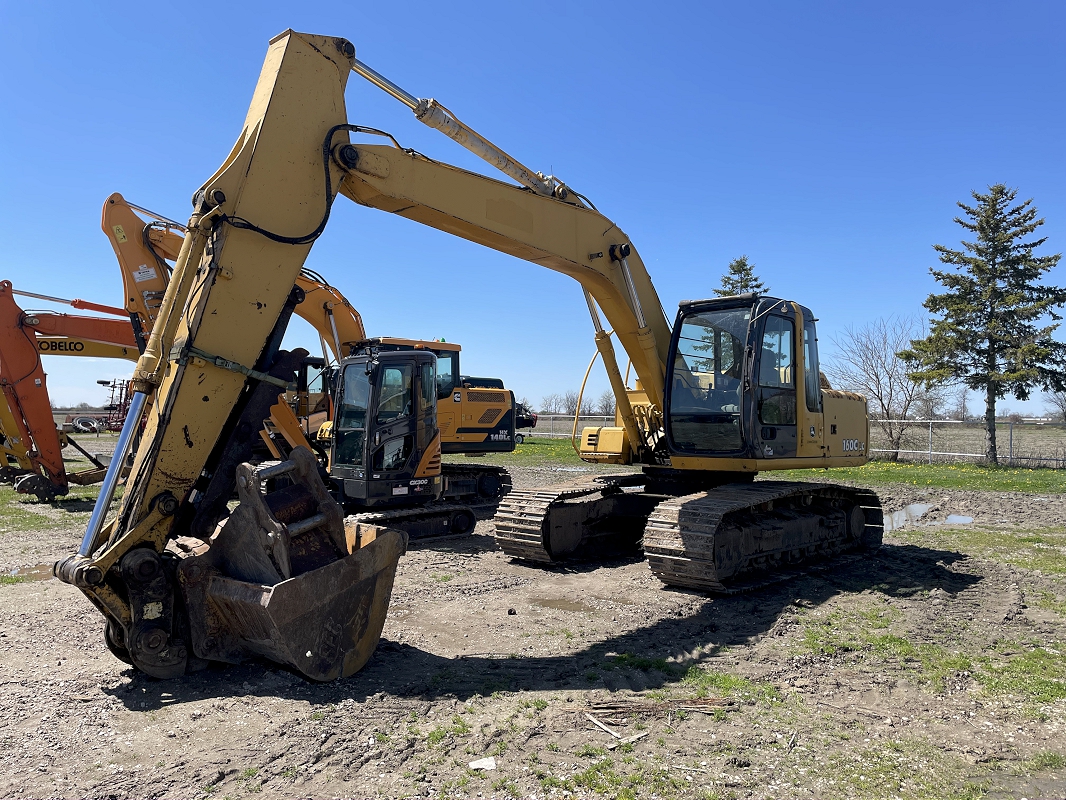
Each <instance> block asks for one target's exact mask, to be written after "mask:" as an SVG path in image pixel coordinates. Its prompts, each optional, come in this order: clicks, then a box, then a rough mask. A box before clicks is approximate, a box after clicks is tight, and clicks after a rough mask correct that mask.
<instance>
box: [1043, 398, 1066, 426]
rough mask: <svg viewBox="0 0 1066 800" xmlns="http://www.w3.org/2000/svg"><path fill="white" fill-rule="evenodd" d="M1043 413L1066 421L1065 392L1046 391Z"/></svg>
mask: <svg viewBox="0 0 1066 800" xmlns="http://www.w3.org/2000/svg"><path fill="white" fill-rule="evenodd" d="M1045 398H1046V399H1047V405H1046V406H1045V407H1044V413H1045V414H1048V415H1049V416H1051V417H1054V418H1055V419H1057V420H1061V421H1066V392H1048V393H1047V394H1046V395H1045Z"/></svg>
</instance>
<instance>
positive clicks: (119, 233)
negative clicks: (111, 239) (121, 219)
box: [111, 225, 126, 244]
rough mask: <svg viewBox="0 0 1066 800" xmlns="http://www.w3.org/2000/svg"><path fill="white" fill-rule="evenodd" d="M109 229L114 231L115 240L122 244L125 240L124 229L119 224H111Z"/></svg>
mask: <svg viewBox="0 0 1066 800" xmlns="http://www.w3.org/2000/svg"><path fill="white" fill-rule="evenodd" d="M111 230H113V231H114V232H115V241H116V242H118V243H119V244H122V243H123V242H125V241H126V231H124V230H123V229H122V226H121V225H112V226H111Z"/></svg>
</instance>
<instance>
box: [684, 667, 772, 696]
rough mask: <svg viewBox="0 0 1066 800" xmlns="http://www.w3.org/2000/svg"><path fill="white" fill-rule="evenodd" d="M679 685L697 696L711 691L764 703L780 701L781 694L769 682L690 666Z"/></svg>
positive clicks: (719, 694)
mask: <svg viewBox="0 0 1066 800" xmlns="http://www.w3.org/2000/svg"><path fill="white" fill-rule="evenodd" d="M681 685H682V686H685V687H687V688H689V689H692V690H694V691H695V692H696V695H697V696H698V697H707V696H708V695H709V694H710V693H711V692H712V691H713V692H714V693H715V694H716V695H718V696H722V697H739V698H741V699H742V700H757V701H762V702H765V703H777V702H780V701H781V694H780V693H779V692H778V691H777V688H776V687H775V686H774V685H773V684H770V683H761V682H758V683H757V682H755V681H751V680H748V679H747V678H742V677H740V676H739V675H731V674H729V673H728V672H719V671H717V670H710V669H704V668H703V667H690V668H689V670H688V672H686V673H685V677H683V678H682V679H681Z"/></svg>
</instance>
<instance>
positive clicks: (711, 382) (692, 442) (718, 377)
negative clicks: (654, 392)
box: [668, 308, 751, 452]
mask: <svg viewBox="0 0 1066 800" xmlns="http://www.w3.org/2000/svg"><path fill="white" fill-rule="evenodd" d="M750 318H751V310H750V309H749V308H730V309H721V310H715V311H704V312H700V313H696V314H692V315H690V316H687V317H685V319H684V320H683V322H682V323H681V330H680V332H679V334H678V338H677V350H676V352H675V353H674V360H673V364H672V365H671V366H672V369H671V371H670V381H671V384H670V415H669V418H668V420H669V425H670V432H671V436H672V438H673V441H674V444H675V445H676V446H677V447H678V448H680V449H682V450H688V451H694V452H729V451H736V450H739V449H740V448H741V446H742V444H743V437H742V434H741V429H740V409H741V404H742V392H743V380H742V379H743V374H742V372H743V359H744V342H745V339H746V337H747V331H748V323H749V320H750Z"/></svg>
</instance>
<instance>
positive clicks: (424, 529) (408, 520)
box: [345, 502, 477, 540]
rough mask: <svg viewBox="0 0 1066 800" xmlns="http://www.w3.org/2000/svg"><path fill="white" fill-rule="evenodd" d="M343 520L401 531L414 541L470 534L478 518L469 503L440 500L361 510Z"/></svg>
mask: <svg viewBox="0 0 1066 800" xmlns="http://www.w3.org/2000/svg"><path fill="white" fill-rule="evenodd" d="M345 521H346V522H348V521H354V522H361V523H364V524H367V525H379V526H381V527H383V528H392V529H394V530H401V531H404V532H405V533H406V534H407V536H408V538H410V539H411V540H415V539H430V538H436V537H441V536H459V535H465V534H469V533H471V532H473V530H474V525H475V524H476V523H477V517H476V516H475V515H474V510H473V509H472V508H470V506H467V505H463V504H461V503H443V502H442V503H433V504H431V505H428V506H421V507H417V508H391V509H381V510H375V511H360V512H359V513H357V514H351V515H349V516H348V517H346V518H345Z"/></svg>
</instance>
